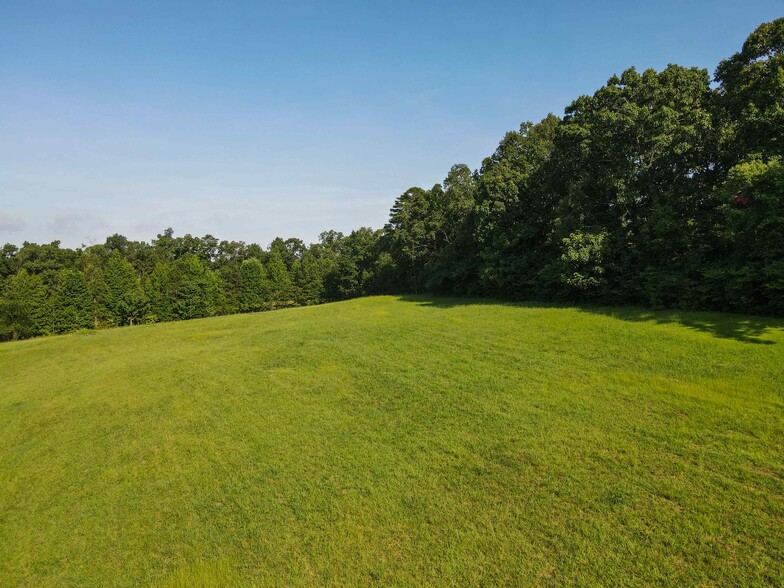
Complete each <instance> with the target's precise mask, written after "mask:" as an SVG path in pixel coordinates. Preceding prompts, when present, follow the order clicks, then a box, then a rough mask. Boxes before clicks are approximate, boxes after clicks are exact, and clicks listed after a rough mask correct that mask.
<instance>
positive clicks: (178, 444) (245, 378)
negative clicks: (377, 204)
mask: <svg viewBox="0 0 784 588" xmlns="http://www.w3.org/2000/svg"><path fill="white" fill-rule="evenodd" d="M371 584H379V585H388V586H401V585H410V586H421V585H454V586H471V585H487V586H497V585H542V586H561V585H607V586H631V585H673V586H676V585H677V586H697V585H704V586H765V585H769V586H782V585H784V323H783V322H782V321H776V320H774V319H770V320H766V319H760V318H753V317H742V316H736V315H721V314H709V313H704V314H703V313H680V314H678V313H667V312H665V313H652V312H647V311H637V310H616V311H613V310H612V309H590V308H556V307H553V308H547V307H539V306H536V305H505V304H497V303H489V302H483V301H465V300H448V299H431V298H416V297H414V298H407V299H400V298H393V297H376V298H366V299H360V300H354V301H349V302H344V303H337V304H329V305H324V306H318V307H310V308H299V309H292V310H283V311H278V312H273V313H263V314H253V315H237V316H231V317H221V318H213V319H205V320H195V321H188V322H181V323H170V324H160V325H149V326H141V327H133V328H125V329H117V330H110V331H98V332H85V333H77V334H74V335H68V336H62V337H50V338H44V339H36V340H30V341H23V342H18V343H8V344H2V345H0V585H2V586H15V585H23V586H24V585H30V586H71V585H72V586H88V585H106V586H109V585H111V586H138V585H142V586H144V585H156V586H157V585H164V586H197V585H259V586H267V585H269V586H288V585H304V586H311V585H316V586H318V585H362V586H364V585H371Z"/></svg>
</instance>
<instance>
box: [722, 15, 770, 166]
mask: <svg viewBox="0 0 784 588" xmlns="http://www.w3.org/2000/svg"><path fill="white" fill-rule="evenodd" d="M716 80H717V81H719V82H720V83H721V93H720V97H721V104H722V106H723V107H724V108H725V109H726V111H727V115H728V117H729V119H730V121H731V128H730V129H729V132H730V137H729V139H728V141H729V143H730V146H729V149H731V150H732V151H734V152H735V154H736V155H741V154H756V155H774V156H775V155H783V154H784V134H783V133H782V132H781V129H782V128H784V18H779V19H776V20H774V21H773V22H768V23H763V24H762V25H760V26H759V27H758V28H757V29H756V30H755V31H754V32H753V33H752V34H751V35H749V37H748V39H746V42H745V43H744V44H743V48H742V50H741V51H740V52H738V53H736V54H735V55H733V56H732V57H730V58H728V59H725V60H724V61H722V62H721V63H720V64H719V67H718V68H716ZM735 160H736V161H737V159H735Z"/></svg>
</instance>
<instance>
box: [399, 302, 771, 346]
mask: <svg viewBox="0 0 784 588" xmlns="http://www.w3.org/2000/svg"><path fill="white" fill-rule="evenodd" d="M400 300H402V301H405V302H412V303H415V304H418V305H419V306H426V307H432V308H455V307H460V306H477V305H488V306H489V305H492V306H513V307H518V308H572V309H575V310H577V311H579V312H584V313H588V314H599V315H602V316H607V317H611V318H614V319H617V320H621V321H628V322H635V323H655V324H657V325H681V326H683V327H686V328H687V329H692V330H695V331H700V332H702V333H708V334H709V335H712V336H714V337H718V338H720V339H734V340H736V341H740V342H742V343H751V344H756V345H773V344H775V341H771V340H769V339H761V338H760V337H761V336H762V335H764V334H765V333H767V332H770V331H774V330H784V320H783V319H780V318H775V317H764V316H752V315H741V314H731V313H722V312H702V311H679V310H651V309H646V308H638V307H622V306H619V307H603V306H590V305H584V304H559V303H549V302H535V301H531V302H513V301H506V300H492V299H489V298H441V297H438V296H426V295H418V296H410V295H407V296H401V297H400Z"/></svg>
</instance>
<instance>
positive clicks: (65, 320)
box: [53, 269, 94, 333]
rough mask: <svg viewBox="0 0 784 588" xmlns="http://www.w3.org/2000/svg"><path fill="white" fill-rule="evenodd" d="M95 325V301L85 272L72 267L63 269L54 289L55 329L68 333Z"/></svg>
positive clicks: (56, 331) (57, 331) (55, 330)
mask: <svg viewBox="0 0 784 588" xmlns="http://www.w3.org/2000/svg"><path fill="white" fill-rule="evenodd" d="M93 326H94V316H93V301H92V296H91V295H90V291H89V290H88V289H87V281H86V280H85V277H84V273H82V272H81V271H78V270H72V269H63V270H61V271H60V272H59V274H58V275H57V282H56V286H55V291H54V325H53V331H54V332H55V333H67V332H69V331H75V330H78V329H89V328H91V327H93Z"/></svg>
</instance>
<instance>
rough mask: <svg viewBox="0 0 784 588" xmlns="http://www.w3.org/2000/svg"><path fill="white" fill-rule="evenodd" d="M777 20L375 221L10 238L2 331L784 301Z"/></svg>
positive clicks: (534, 134)
mask: <svg viewBox="0 0 784 588" xmlns="http://www.w3.org/2000/svg"><path fill="white" fill-rule="evenodd" d="M783 155H784V19H778V20H775V21H773V22H770V23H765V24H762V25H761V26H760V27H758V28H757V29H756V30H755V31H754V32H753V33H752V34H751V35H750V36H749V37H748V39H747V40H746V42H745V43H744V44H743V47H742V48H741V50H740V51H739V52H737V53H735V54H734V55H732V56H731V57H729V58H727V59H725V60H724V61H722V62H721V63H720V64H719V65H718V67H717V68H716V70H715V73H714V77H713V79H711V77H710V75H709V74H708V71H707V70H705V69H700V68H696V67H682V66H679V65H669V66H667V67H666V68H665V69H664V70H662V71H655V70H652V69H649V70H646V71H644V72H642V73H640V72H638V71H637V70H636V69H634V68H631V69H628V70H626V71H624V72H623V73H622V74H621V75H614V76H612V77H611V78H610V79H609V80H608V82H607V84H606V85H604V86H603V87H601V88H599V89H598V90H597V91H596V92H595V93H594V94H593V95H590V96H580V97H579V98H577V99H576V100H575V101H574V102H572V103H571V104H570V105H569V106H568V107H567V108H566V109H565V111H564V114H563V116H562V117H557V116H555V115H552V114H551V115H548V116H547V117H546V118H545V119H543V120H542V121H540V122H538V123H536V124H533V123H530V122H526V123H523V124H522V125H521V126H520V128H519V130H516V131H511V132H509V133H507V134H506V135H505V136H504V137H503V139H502V140H501V142H500V143H499V145H498V148H497V149H496V150H495V152H494V153H493V154H492V155H491V156H490V157H487V158H486V159H485V160H484V161H483V162H482V165H481V167H480V168H479V169H477V170H473V171H472V170H471V169H470V168H469V167H468V166H466V165H464V164H458V165H455V166H453V167H452V168H451V170H450V171H449V173H448V174H447V176H446V178H445V180H444V182H443V184H436V185H435V186H433V187H432V188H430V189H424V188H420V187H412V188H410V189H408V190H406V191H405V192H404V193H403V194H402V195H401V196H399V197H398V198H397V199H396V201H395V203H394V206H393V207H392V209H391V211H390V217H389V222H388V223H387V224H386V225H385V226H384V227H383V229H380V230H372V229H369V228H361V229H358V230H355V231H353V232H351V233H350V234H348V235H344V234H342V233H340V232H336V231H326V232H324V233H322V234H321V235H320V237H319V240H318V242H317V243H313V244H310V245H306V244H305V243H303V242H302V241H301V240H299V239H294V238H290V239H286V240H284V239H282V238H277V239H275V240H274V241H273V242H272V243H271V244H270V245H269V247H267V248H266V249H265V248H262V247H261V246H259V245H257V244H246V243H243V242H235V241H219V240H218V239H216V238H215V237H213V236H211V235H207V236H204V237H193V236H191V235H185V236H182V237H175V236H174V234H173V231H172V230H171V229H167V230H166V231H164V232H163V233H162V234H160V235H158V236H157V237H156V239H153V240H152V241H151V242H149V243H147V242H139V241H130V240H128V239H126V238H125V237H123V236H121V235H113V236H111V237H109V238H107V239H106V242H105V243H103V244H98V245H92V246H89V247H85V246H83V247H81V248H77V249H68V248H61V247H60V245H59V242H57V241H55V242H53V243H50V244H46V245H38V244H33V243H27V242H26V243H24V244H23V245H22V246H21V247H19V248H17V247H16V246H14V245H10V244H8V245H5V246H4V247H3V249H2V251H0V292H2V296H1V297H0V338H3V339H18V338H25V337H31V336H35V335H42V334H48V333H61V332H67V331H71V330H74V329H81V328H99V327H105V326H120V325H132V324H137V323H142V322H156V321H170V320H180V319H188V318H197V317H205V316H212V315H216V314H230V313H236V312H254V311H260V310H271V309H275V308H281V307H286V306H293V305H309V304H318V303H321V302H326V301H332V300H342V299H346V298H351V297H356V296H362V295H366V294H374V293H420V292H433V293H440V294H453V295H469V296H490V297H497V298H508V299H538V300H548V301H575V302H589V303H602V304H613V305H618V304H640V305H646V306H651V307H677V308H699V309H713V310H724V311H739V312H752V313H763V314H784V160H783V159H782V156H783Z"/></svg>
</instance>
